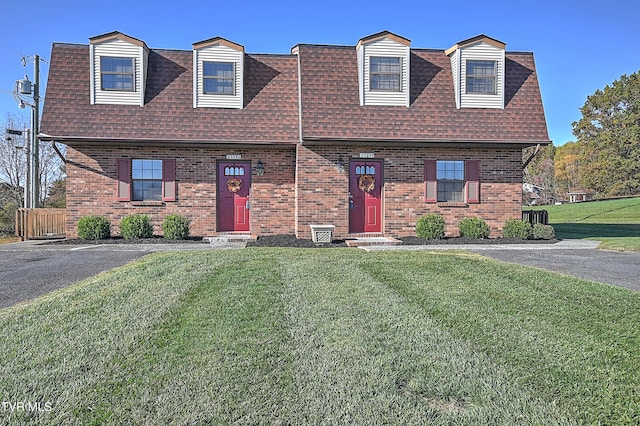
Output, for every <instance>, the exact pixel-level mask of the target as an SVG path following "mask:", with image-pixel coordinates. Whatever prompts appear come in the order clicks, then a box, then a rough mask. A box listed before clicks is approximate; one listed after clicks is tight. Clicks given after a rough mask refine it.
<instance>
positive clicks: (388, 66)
mask: <svg viewBox="0 0 640 426" xmlns="http://www.w3.org/2000/svg"><path fill="white" fill-rule="evenodd" d="M401 79H402V59H401V58H397V57H394V58H383V57H371V58H369V89H370V90H386V91H395V92H399V91H400V84H401V83H400V81H401Z"/></svg>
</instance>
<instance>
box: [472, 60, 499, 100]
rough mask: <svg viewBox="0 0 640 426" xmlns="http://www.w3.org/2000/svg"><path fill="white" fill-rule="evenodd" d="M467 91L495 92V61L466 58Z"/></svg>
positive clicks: (492, 93) (493, 93) (490, 93)
mask: <svg viewBox="0 0 640 426" xmlns="http://www.w3.org/2000/svg"><path fill="white" fill-rule="evenodd" d="M467 93H484V94H489V95H495V93H496V61H475V60H474V61H472V60H467Z"/></svg>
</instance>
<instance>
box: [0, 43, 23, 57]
mask: <svg viewBox="0 0 640 426" xmlns="http://www.w3.org/2000/svg"><path fill="white" fill-rule="evenodd" d="M0 47H2V48H3V49H6V50H8V51H9V52H13V53H17V54H18V55H20V56H22V52H18V51H17V50H14V49H11V48H10V47H7V46H3V45H2V44H0Z"/></svg>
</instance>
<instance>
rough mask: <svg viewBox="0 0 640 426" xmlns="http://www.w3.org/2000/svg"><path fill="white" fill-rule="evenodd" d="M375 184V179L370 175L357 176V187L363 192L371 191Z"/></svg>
mask: <svg viewBox="0 0 640 426" xmlns="http://www.w3.org/2000/svg"><path fill="white" fill-rule="evenodd" d="M375 186H376V179H375V178H374V177H373V176H371V175H361V176H360V177H358V188H360V190H361V191H364V192H371V191H373V188H375Z"/></svg>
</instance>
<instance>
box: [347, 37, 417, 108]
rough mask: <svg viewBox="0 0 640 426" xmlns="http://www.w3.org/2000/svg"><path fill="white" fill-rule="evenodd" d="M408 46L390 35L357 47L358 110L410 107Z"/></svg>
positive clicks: (375, 38) (404, 41)
mask: <svg viewBox="0 0 640 426" xmlns="http://www.w3.org/2000/svg"><path fill="white" fill-rule="evenodd" d="M410 44H411V42H410V41H409V40H408V39H406V38H404V37H400V36H398V35H395V34H392V33H390V32H389V31H383V32H381V33H378V34H373V35H371V36H368V37H365V38H363V39H360V41H359V42H358V44H357V45H356V55H357V58H358V86H359V89H360V90H359V92H360V93H359V94H360V105H361V106H404V107H409V87H410V81H411V78H410V76H409V73H410V67H409V61H410V57H411V56H410V55H411V52H410V48H409V45H410Z"/></svg>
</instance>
